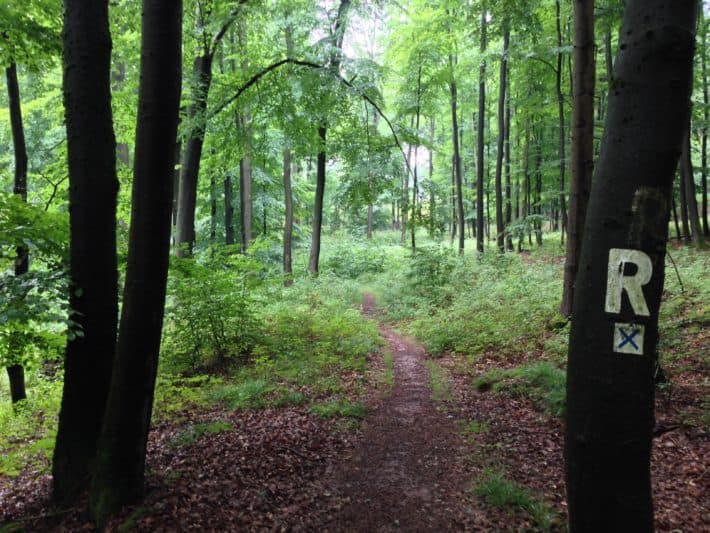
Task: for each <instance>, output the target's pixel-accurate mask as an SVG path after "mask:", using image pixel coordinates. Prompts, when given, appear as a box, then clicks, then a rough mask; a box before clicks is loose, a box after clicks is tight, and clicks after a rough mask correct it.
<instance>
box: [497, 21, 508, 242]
mask: <svg viewBox="0 0 710 533" xmlns="http://www.w3.org/2000/svg"><path fill="white" fill-rule="evenodd" d="M504 25H505V27H504V28H503V52H502V55H501V58H500V83H499V85H500V91H499V93H498V152H497V154H496V177H495V189H496V243H497V244H498V251H499V252H500V253H503V252H505V223H504V221H503V155H504V141H505V91H506V85H507V80H506V77H507V74H508V43H509V42H510V29H509V28H508V26H507V23H504Z"/></svg>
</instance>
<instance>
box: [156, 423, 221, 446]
mask: <svg viewBox="0 0 710 533" xmlns="http://www.w3.org/2000/svg"><path fill="white" fill-rule="evenodd" d="M233 429H234V426H233V425H232V424H231V423H229V422H226V421H224V420H215V421H213V422H200V423H198V424H194V425H191V426H188V427H187V428H185V429H184V430H182V431H181V432H180V433H178V434H177V435H176V436H175V437H174V438H173V439H172V440H171V441H170V446H173V447H176V448H183V447H185V446H190V445H192V444H194V443H195V442H197V441H198V440H200V439H201V438H202V437H203V436H205V435H218V434H219V433H225V432H227V431H232V430H233Z"/></svg>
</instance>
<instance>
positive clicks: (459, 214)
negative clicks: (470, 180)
mask: <svg viewBox="0 0 710 533" xmlns="http://www.w3.org/2000/svg"><path fill="white" fill-rule="evenodd" d="M451 64H452V66H453V61H452V62H451ZM449 89H450V91H451V129H452V132H453V134H452V136H451V138H452V141H453V143H454V156H453V157H454V161H453V162H454V177H455V182H456V218H457V224H456V226H457V227H458V237H459V253H460V254H462V253H463V252H464V242H465V239H466V221H465V220H464V214H463V185H462V178H461V153H460V151H459V150H460V148H459V125H458V119H457V116H458V112H457V109H456V106H457V105H458V103H457V99H458V95H457V90H456V80H453V79H452V80H451V82H450V83H449Z"/></svg>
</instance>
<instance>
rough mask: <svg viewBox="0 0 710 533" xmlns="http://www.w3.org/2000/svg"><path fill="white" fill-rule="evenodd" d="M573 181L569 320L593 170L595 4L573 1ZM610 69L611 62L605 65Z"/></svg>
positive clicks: (565, 299) (566, 288)
mask: <svg viewBox="0 0 710 533" xmlns="http://www.w3.org/2000/svg"><path fill="white" fill-rule="evenodd" d="M573 6H574V73H573V76H574V80H573V101H572V179H571V180H570V190H569V217H568V220H567V249H566V253H565V270H564V281H563V285H562V303H561V304H560V313H562V314H563V315H564V316H566V317H569V316H570V314H571V313H572V302H573V301H574V287H575V278H576V276H577V269H578V265H579V254H580V251H581V248H582V238H583V237H584V224H585V221H586V218H587V203H588V202H589V192H590V189H591V186H592V171H593V169H594V83H595V70H596V69H595V66H594V0H575V1H574V4H573ZM607 68H611V59H609V60H608V61H607Z"/></svg>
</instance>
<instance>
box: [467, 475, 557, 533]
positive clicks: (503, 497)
mask: <svg viewBox="0 0 710 533" xmlns="http://www.w3.org/2000/svg"><path fill="white" fill-rule="evenodd" d="M473 491H474V493H475V494H476V495H478V496H480V497H482V498H483V499H484V500H485V501H486V502H487V503H488V504H490V505H493V506H495V507H502V508H514V509H520V510H522V511H524V512H526V513H527V514H529V515H530V518H532V519H533V520H534V522H535V524H536V525H537V527H538V528H540V529H542V530H543V531H549V530H550V529H551V528H552V526H553V524H554V523H555V522H558V519H556V516H555V513H554V511H553V510H552V509H551V508H550V507H549V506H548V505H546V504H545V503H544V502H542V501H540V500H539V499H537V498H536V497H535V496H533V494H532V493H531V492H530V491H529V490H528V489H526V488H524V487H521V486H520V485H518V484H517V483H515V482H514V481H512V480H510V479H508V478H506V477H505V474H504V473H503V472H501V471H498V470H494V469H492V468H488V469H486V470H485V471H484V472H483V475H482V476H481V479H480V480H479V481H478V483H477V484H476V486H475V487H474V489H473Z"/></svg>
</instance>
